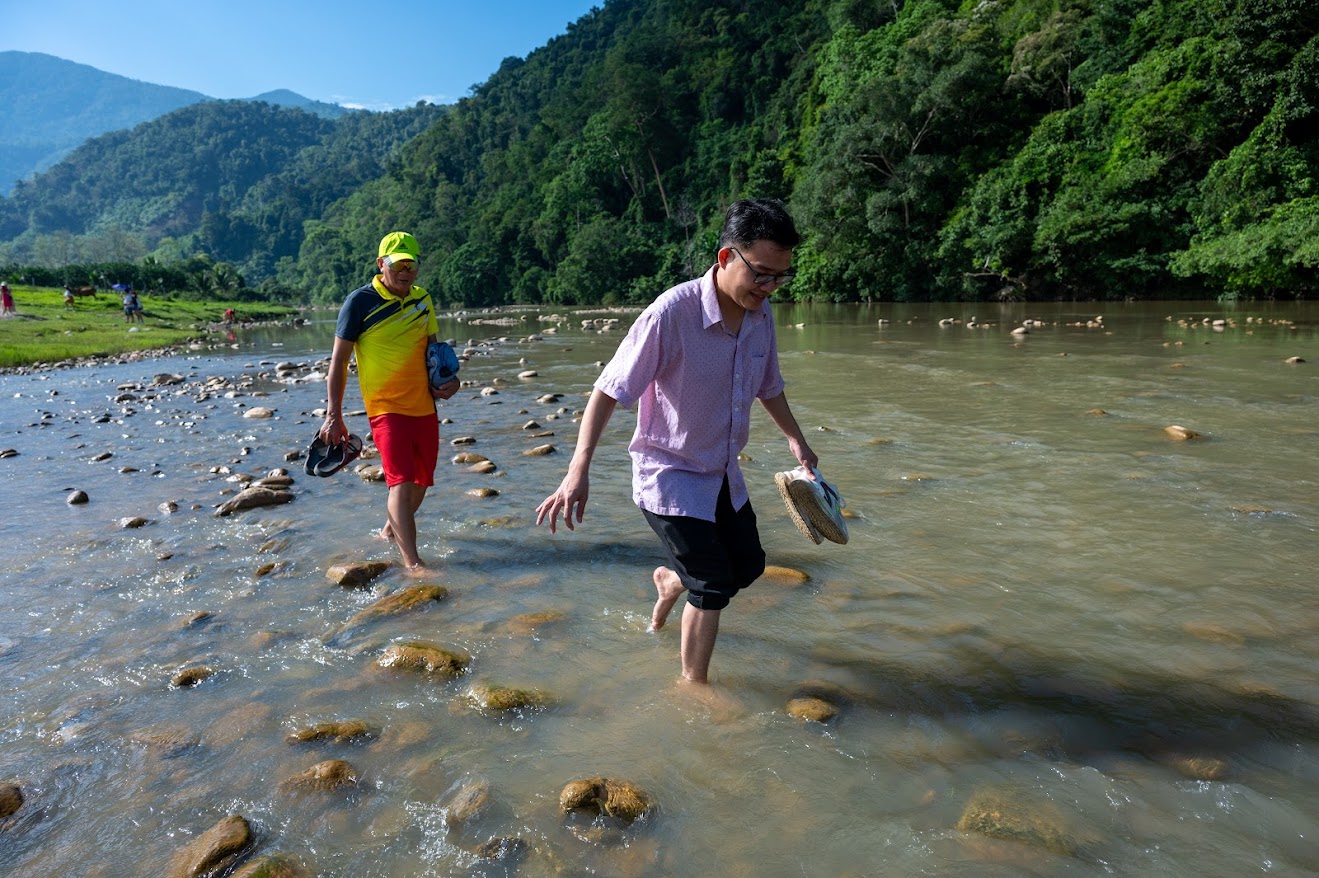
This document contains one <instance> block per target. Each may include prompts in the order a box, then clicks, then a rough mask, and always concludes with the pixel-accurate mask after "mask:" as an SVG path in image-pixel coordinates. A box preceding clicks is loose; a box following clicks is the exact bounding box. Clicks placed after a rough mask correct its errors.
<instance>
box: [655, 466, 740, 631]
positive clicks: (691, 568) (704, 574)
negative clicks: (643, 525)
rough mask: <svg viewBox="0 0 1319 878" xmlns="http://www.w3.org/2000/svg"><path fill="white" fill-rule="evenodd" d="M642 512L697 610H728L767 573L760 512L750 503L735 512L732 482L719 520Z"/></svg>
mask: <svg viewBox="0 0 1319 878" xmlns="http://www.w3.org/2000/svg"><path fill="white" fill-rule="evenodd" d="M641 512H642V514H643V515H645V516H646V521H647V522H648V523H649V524H650V527H651V530H653V531H655V534H656V535H657V536H658V537H659V538H660V542H661V543H663V544H664V549H665V551H666V552H668V555H669V562H670V564H671V565H672V566H673V569H674V571H675V572H676V573H677V574H678V579H680V580H681V581H682V585H683V588H685V589H687V603H689V604H691V605H692V606H693V607H696V608H697V609H700V610H722V609H723V608H724V607H726V606H728V602H729V601H730V600H731V599H732V597H733V595H735V594H737V593H738V592H739V591H741V590H742V589H744V588H746V587H747V586H748V585H750V584H751V583H753V582H755V581H756V580H757V579H759V578H760V575H761V574H762V573H764V572H765V550H764V549H763V548H761V546H760V533H759V531H757V530H756V513H755V511H754V510H752V508H751V501H750V500H748V501H747V502H746V503H745V504H744V505H743V506H742V508H741V509H734V508H733V501H732V499H731V497H730V495H729V491H728V479H724V484H723V487H722V488H721V489H720V491H719V499H718V501H717V502H716V504H715V512H714V517H715V520H714V521H705V520H704V519H701V518H691V517H689V516H686V515H658V514H656V513H654V512H651V511H649V510H646V509H643V510H641Z"/></svg>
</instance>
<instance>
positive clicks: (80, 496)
mask: <svg viewBox="0 0 1319 878" xmlns="http://www.w3.org/2000/svg"><path fill="white" fill-rule="evenodd" d="M88 499H89V498H88V497H87V492H86V491H74V492H73V493H71V494H69V496H68V497H67V498H66V499H65V501H64V502H65V503H67V504H69V505H70V506H80V505H82V504H83V503H86V502H87V500H88Z"/></svg>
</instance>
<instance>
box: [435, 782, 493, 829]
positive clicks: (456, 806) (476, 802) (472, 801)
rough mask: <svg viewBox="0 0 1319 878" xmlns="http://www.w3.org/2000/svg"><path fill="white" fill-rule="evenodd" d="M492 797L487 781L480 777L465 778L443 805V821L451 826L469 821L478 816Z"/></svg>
mask: <svg viewBox="0 0 1319 878" xmlns="http://www.w3.org/2000/svg"><path fill="white" fill-rule="evenodd" d="M493 799H494V794H493V793H492V792H491V790H490V782H489V781H487V780H482V779H480V778H473V779H470V780H467V781H465V782H464V783H463V785H462V786H461V787H459V788H458V792H456V793H454V794H453V798H451V799H449V803H448V804H447V805H445V806H444V807H445V811H444V822H445V823H447V824H448V825H449V826H451V827H452V826H459V825H461V824H463V823H469V822H471V821H472V820H474V819H476V818H477V817H479V816H480V815H481V812H482V811H484V810H485V809H486V808H487V807H488V806H489V805H490V802H491V801H492V800H493Z"/></svg>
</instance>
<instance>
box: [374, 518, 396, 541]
mask: <svg viewBox="0 0 1319 878" xmlns="http://www.w3.org/2000/svg"><path fill="white" fill-rule="evenodd" d="M376 539H378V540H384V541H385V542H387V543H392V542H394V528H392V527H390V526H389V522H385V526H384V527H382V528H381V529H380V530H378V531H377V532H376Z"/></svg>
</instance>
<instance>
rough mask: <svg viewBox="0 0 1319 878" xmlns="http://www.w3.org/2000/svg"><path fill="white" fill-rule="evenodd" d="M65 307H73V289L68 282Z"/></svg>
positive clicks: (65, 291) (65, 289) (65, 292)
mask: <svg viewBox="0 0 1319 878" xmlns="http://www.w3.org/2000/svg"><path fill="white" fill-rule="evenodd" d="M64 307H65V308H72V307H73V290H71V289H69V287H68V284H65V286H64Z"/></svg>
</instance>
